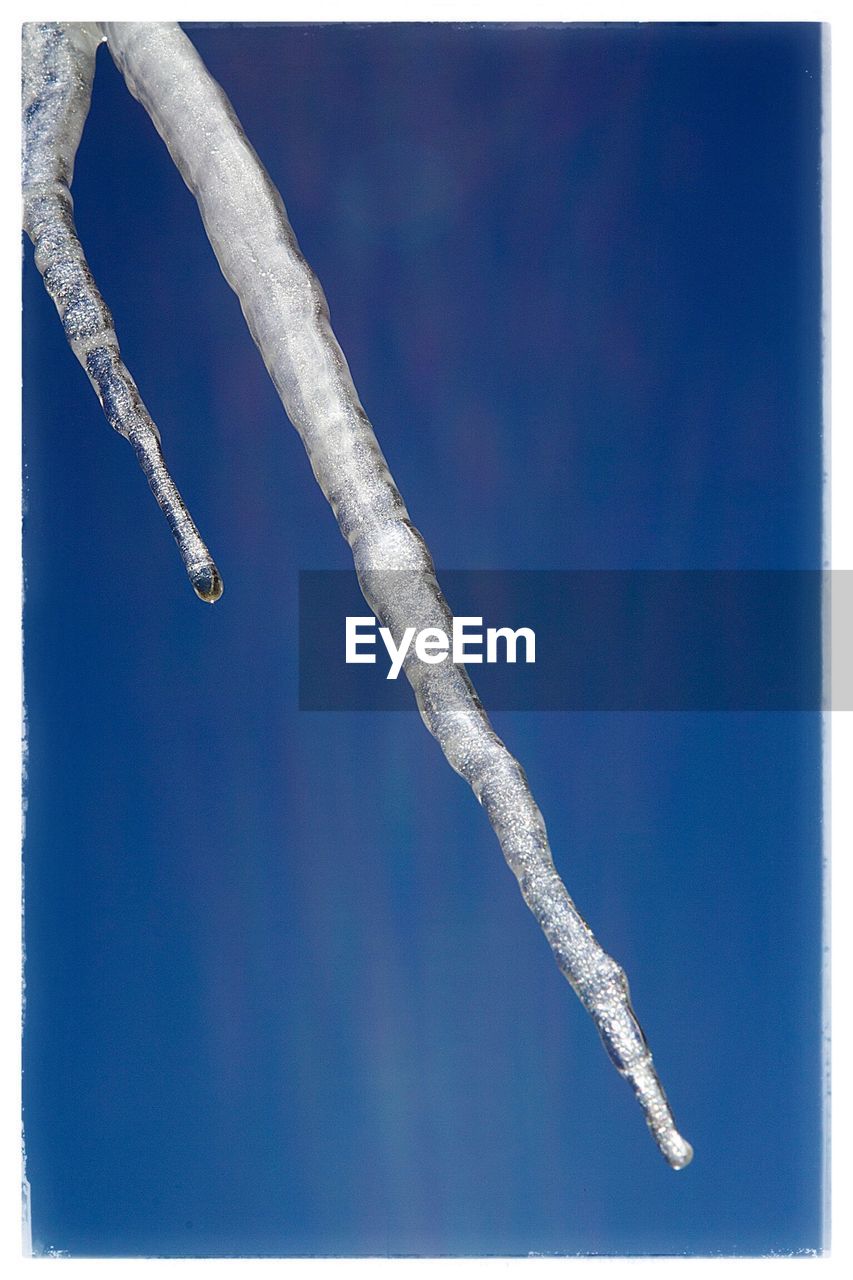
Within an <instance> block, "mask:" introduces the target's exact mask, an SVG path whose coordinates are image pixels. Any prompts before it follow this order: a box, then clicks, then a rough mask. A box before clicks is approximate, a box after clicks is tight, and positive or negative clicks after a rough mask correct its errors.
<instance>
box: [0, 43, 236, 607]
mask: <svg viewBox="0 0 853 1280" xmlns="http://www.w3.org/2000/svg"><path fill="white" fill-rule="evenodd" d="M102 40H103V33H102V32H101V30H100V28H99V27H98V25H97V23H94V22H79V23H76V22H69V23H60V22H38V23H26V24H25V25H24V29H23V53H22V70H23V197H24V230H25V231H26V232H27V235H28V236H29V237H30V239H31V240H32V242H33V247H34V249H35V261H36V266H37V267H38V269H39V271H40V272H41V274H42V276H43V277H44V284H45V288H46V289H47V291H48V293H49V294H50V297H51V298H52V299H53V302H54V304H55V306H56V309H57V311H58V312H59V315H60V319H61V320H62V327H63V329H64V330H65V336H66V338H67V339H68V342H69V345H70V346H71V350H72V351H73V352H74V354H75V355H76V357H77V359H78V360H79V361H80V363H81V364H82V366H83V368H84V369H85V370H86V373H87V374H88V375H89V380H90V381H91V383H92V386H93V387H94V388H95V391H96V392H97V395H98V399H99V400H100V402H101V405H102V406H103V410H104V413H105V414H106V417H107V421H108V422H109V424H110V426H111V427H113V428H114V429H115V430H116V431H118V433H119V434H120V435H123V436H124V437H125V438H126V439H127V440H128V441H129V442H130V444H131V445H132V446H133V450H134V453H135V454H136V458H137V461H138V462H139V465H140V467H141V468H142V470H143V472H144V474H145V478H146V479H147V481H148V483H149V485H150V486H151V491H152V493H153V494H154V497H155V498H156V499H157V502H158V504H159V506H160V509H161V511H162V512H163V514H164V515H165V517H166V520H167V521H168V524H169V528H170V529H171V530H172V534H173V536H174V539H175V542H176V543H177V544H178V550H179V552H180V554H181V559H182V560H183V562H184V567H185V568H186V571H187V573H188V575H189V579H190V582H191V583H192V585H193V589H194V590H195V593H196V595H197V596H198V597H199V598H200V599H201V600H205V601H207V602H208V603H210V604H212V603H213V602H214V601H215V600H218V599H219V597H220V596H221V595H222V579H221V578H220V576H219V571H218V570H217V568H216V565H215V564H214V562H213V558H212V556H211V554H210V552H209V551H208V549H207V547H206V546H205V544H204V542H203V541H202V538H201V535H200V534H199V531H198V529H197V528H196V526H195V524H194V523H193V519H192V516H191V515H190V513H189V511H188V510H187V508H186V506H185V504H184V501H183V499H182V497H181V495H180V493H179V492H178V488H177V486H176V484H175V482H174V480H173V479H172V477H171V475H170V474H169V470H168V468H167V466H166V463H165V461H164V458H163V451H162V449H161V446H160V433H159V431H158V430H157V427H156V426H155V424H154V422H153V421H152V419H151V416H150V414H149V413H148V410H147V409H146V408H145V405H144V404H143V403H142V400H141V398H140V395H139V391H138V389H137V386H136V383H135V382H134V380H133V378H132V377H131V375H130V373H129V372H128V370H127V368H126V366H125V364H124V362H123V361H122V358H121V355H120V354H119V345H118V339H117V338H116V334H115V329H114V326H113V318H112V315H111V314H110V311H109V308H108V307H107V305H106V303H105V302H104V300H103V298H102V297H101V294H100V292H99V290H98V286H97V285H96V284H95V281H94V278H93V276H92V272H91V270H90V269H89V264H88V263H87V261H86V256H85V254H84V252H83V246H82V245H81V243H80V239H79V237H78V235H77V228H76V227H75V225H74V205H73V201H72V199H71V179H72V177H73V173H74V158H75V156H76V154H77V147H78V146H79V143H80V137H81V134H82V132H83V126H84V124H85V123H86V116H87V115H88V113H89V103H90V100H91V95H92V79H93V77H94V74H95V56H96V54H97V50H98V45H99V44H100V43H101V41H102Z"/></svg>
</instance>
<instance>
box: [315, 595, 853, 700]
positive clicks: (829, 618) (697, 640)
mask: <svg viewBox="0 0 853 1280" xmlns="http://www.w3.org/2000/svg"><path fill="white" fill-rule="evenodd" d="M389 577H391V578H392V579H394V583H395V597H396V599H397V600H399V601H400V602H401V609H400V611H399V612H400V616H399V617H397V618H395V620H394V626H393V628H392V629H391V635H390V637H389V642H390V645H391V648H390V650H389V648H388V646H387V644H386V641H385V640H383V638H382V636H381V635H380V632H379V627H380V626H381V625H382V623H383V622H384V621H386V620H384V619H379V620H378V621H377V622H376V624H375V625H371V623H370V619H371V616H372V615H371V614H370V610H369V609H368V607H367V605H366V604H365V602H364V598H363V596H362V594H361V591H360V590H359V586H358V582H357V580H356V576H355V574H354V573H353V572H351V571H332V570H316V571H315V570H310V571H304V572H302V573H301V574H300V586H299V592H300V610H299V616H300V625H299V652H300V673H299V674H300V680H299V705H300V707H301V708H302V709H303V710H307V711H355V710H369V711H376V710H411V709H412V708H413V706H414V703H413V699H412V694H411V690H410V688H409V685H408V681H407V680H406V678H405V670H406V666H407V664H408V663H409V662H412V661H417V660H418V658H417V655H416V651H415V646H416V644H417V633H418V632H420V631H421V630H423V629H424V628H425V627H426V626H428V625H433V624H434V623H435V619H423V618H418V617H411V618H409V617H408V615H407V614H406V612H405V601H406V600H407V599H408V598H409V596H410V593H409V591H408V590H407V586H408V585H410V579H411V577H412V575H411V573H408V572H402V571H401V572H399V573H393V572H389ZM438 578H439V581H440V582H441V585H442V588H443V591H444V595H445V597H446V599H447V602H448V605H449V606H450V608H451V609H452V610H453V613H454V614H455V615H456V617H457V618H463V617H464V618H467V619H475V620H476V619H480V620H481V622H480V625H479V626H477V624H476V622H468V623H467V624H466V641H467V643H466V657H467V661H466V663H465V665H466V666H467V667H468V671H469V674H470V675H471V677H472V679H473V680H474V683H475V685H476V687H477V691H478V693H479V694H480V696H481V698H482V700H483V702H484V703H485V705H486V706H488V707H489V708H490V709H492V710H511V711H524V710H536V711H547V710H552V711H629V710H636V711H819V710H822V709H830V708H832V709H837V710H850V709H853V674H851V670H850V659H849V655H850V653H851V639H853V607H851V606H853V600H851V593H852V592H853V583H851V575H850V574H849V573H847V572H834V573H821V572H818V571H808V570H804V571H788V570H779V571H777V570H734V571H657V570H650V571H645V570H639V571H619V570H605V571H560V572H556V571H554V572H551V571H545V570H464V571H462V570H442V571H440V572H439V574H438ZM412 594H413V595H414V596H416V593H412ZM347 618H351V619H361V620H362V621H361V622H359V623H350V628H351V630H352V629H356V630H357V632H358V646H357V650H356V651H357V652H358V653H359V654H360V655H363V657H367V658H368V659H369V657H370V656H371V655H373V656H374V657H375V661H373V662H370V661H365V660H362V661H360V662H347V660H346V657H347V654H346V636H347ZM404 627H410V628H411V629H412V632H413V634H412V635H411V636H410V637H409V648H408V650H407V651H406V654H405V657H403V656H402V653H401V651H400V644H401V641H402V640H403V635H402V630H403V628H404ZM489 629H493V630H494V631H496V632H497V631H499V629H507V631H508V632H518V637H517V639H516V640H515V641H512V640H511V641H510V644H509V649H510V651H511V649H512V647H513V644H514V647H515V661H514V662H510V661H507V651H508V650H507V638H508V637H507V633H506V632H502V633H501V634H499V635H497V636H496V638H495V640H494V641H493V642H492V644H491V645H490V644H489V639H488V631H489ZM528 632H529V633H532V634H533V636H534V637H535V645H534V644H531V643H529V639H530V637H529V636H528V635H527V634H526V633H528ZM478 635H481V637H482V639H481V641H480V640H478ZM422 644H424V645H426V648H425V649H423V650H422V651H423V652H427V653H429V654H430V655H431V656H432V658H433V660H434V661H452V660H453V655H452V636H448V643H447V647H446V651H445V650H444V649H443V647H442V645H441V644H440V643H439V641H438V638H437V637H436V636H434V635H429V636H425V637H424V639H423V641H422ZM490 649H491V651H492V655H493V656H496V657H497V661H494V662H489V661H487V658H488V656H489V650H490ZM534 649H535V655H534V656H535V660H534V661H528V660H527V658H528V657H529V656H530V651H531V650H534ZM395 652H398V653H400V654H401V656H400V659H399V660H398V663H397V666H398V669H399V676H398V678H396V679H391V678H389V671H390V670H391V669H392V667H393V665H394V663H393V655H394V653H395ZM439 655H442V656H439ZM477 656H480V657H481V659H482V660H481V661H479V662H477V661H476V658H477Z"/></svg>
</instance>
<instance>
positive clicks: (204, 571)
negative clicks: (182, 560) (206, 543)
mask: <svg viewBox="0 0 853 1280" xmlns="http://www.w3.org/2000/svg"><path fill="white" fill-rule="evenodd" d="M187 573H188V574H189V578H190V582H191V583H192V585H193V591H194V592H195V593H196V595H197V596H198V598H199V600H203V601H204V602H205V604H216V601H217V600H218V599H219V597H220V596H221V595H222V591H223V583H222V578H221V577H220V576H219V570H218V569H217V567H216V565H215V564H214V563H213V561H212V560H207V561H202V562H201V563H200V564H191V565H188V566H187Z"/></svg>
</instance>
